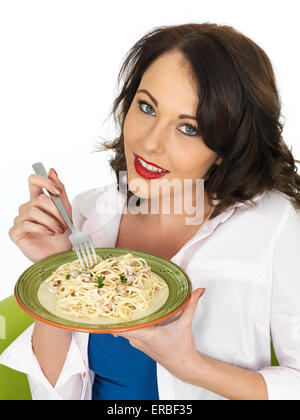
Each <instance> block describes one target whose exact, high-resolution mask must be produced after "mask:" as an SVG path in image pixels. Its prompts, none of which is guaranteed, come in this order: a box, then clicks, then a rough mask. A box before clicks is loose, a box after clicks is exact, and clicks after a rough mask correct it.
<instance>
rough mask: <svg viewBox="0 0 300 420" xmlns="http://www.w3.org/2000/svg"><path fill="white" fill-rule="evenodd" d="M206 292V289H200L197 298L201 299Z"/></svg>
mask: <svg viewBox="0 0 300 420" xmlns="http://www.w3.org/2000/svg"><path fill="white" fill-rule="evenodd" d="M205 290H206V289H200V290H199V291H198V293H197V297H198V298H199V297H201V296H202V295H203V294H204V293H205Z"/></svg>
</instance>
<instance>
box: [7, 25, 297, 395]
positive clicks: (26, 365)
mask: <svg viewBox="0 0 300 420" xmlns="http://www.w3.org/2000/svg"><path fill="white" fill-rule="evenodd" d="M121 76H124V77H125V80H124V84H123V88H122V90H121V93H120V94H119V96H118V97H117V98H116V100H115V102H114V107H113V114H114V116H115V117H116V120H117V121H118V123H119V126H120V135H119V137H118V138H117V139H116V140H115V141H114V142H113V143H112V144H109V143H104V144H103V147H101V148H100V150H103V149H104V150H106V149H112V150H114V152H115V155H114V157H113V158H112V159H111V160H110V164H111V167H112V168H113V169H114V171H115V173H116V175H117V186H118V188H117V187H116V185H113V186H111V187H110V188H100V189H95V190H90V191H87V192H84V193H82V194H79V195H78V196H77V197H76V198H75V200H74V201H73V205H72V207H71V205H70V203H69V200H68V197H67V194H66V191H65V188H64V185H63V184H62V182H61V181H60V179H59V178H58V176H57V174H56V172H55V171H54V170H53V169H52V170H51V171H50V173H49V179H48V180H45V179H44V178H41V177H39V176H37V175H31V176H30V178H29V189H30V201H29V202H28V203H25V204H23V205H22V206H21V207H20V208H19V215H18V216H17V217H16V218H15V220H14V225H13V227H12V228H11V229H10V232H9V233H10V237H11V239H12V240H13V241H14V242H15V243H16V244H17V245H18V247H19V248H20V249H21V250H22V252H23V253H24V254H25V255H26V256H27V257H28V258H29V259H30V260H31V261H33V262H36V261H39V260H40V259H41V258H44V257H46V256H48V255H52V254H54V253H58V252H61V251H65V250H69V249H71V246H70V244H69V241H68V234H69V232H68V231H67V229H66V227H65V226H64V222H63V220H62V219H61V217H60V215H59V214H58V212H57V210H56V208H55V207H54V206H53V204H52V202H51V200H50V199H49V198H47V196H46V195H45V194H43V192H42V187H45V188H47V189H48V190H49V191H51V192H53V193H55V194H57V195H59V196H60V197H61V199H62V200H63V202H64V204H65V206H66V207H67V209H68V212H69V214H70V215H71V214H72V216H73V221H74V224H75V226H76V227H77V228H78V229H82V230H84V231H87V232H88V233H90V235H91V236H92V238H93V240H94V243H95V246H98V247H101V246H115V247H124V248H132V249H140V250H144V251H150V252H153V253H156V254H158V255H161V256H163V257H165V258H169V259H171V260H172V261H174V262H176V263H177V264H179V265H181V266H182V267H183V268H184V269H185V270H186V271H187V273H188V274H189V276H190V278H191V280H192V283H193V288H194V291H193V293H192V297H191V300H190V302H189V303H188V305H187V306H186V307H185V309H184V310H183V311H182V313H181V314H180V316H179V317H177V318H176V319H173V320H171V322H169V323H165V324H161V325H158V326H155V327H148V328H145V329H141V330H136V331H130V332H125V333H122V334H118V336H116V337H114V336H112V335H111V334H99V335H93V334H91V335H90V336H88V335H87V334H83V333H73V334H72V333H70V332H69V331H65V330H62V329H56V328H54V327H50V326H48V325H45V324H42V323H40V322H36V323H35V324H34V325H33V326H32V327H30V328H29V329H28V330H26V331H25V332H24V333H23V334H22V335H21V336H20V337H19V338H18V339H17V340H16V341H15V342H14V343H13V344H12V345H11V346H10V347H9V348H8V349H7V350H6V352H5V353H4V354H3V355H2V356H1V359H0V362H1V363H3V364H7V365H8V366H11V367H13V368H14V369H16V370H21V371H23V372H26V373H27V374H28V378H29V382H30V385H31V390H32V394H33V396H34V398H36V399H42V398H44V399H91V398H93V399H158V398H159V399H200V400H210V399H233V400H238V399H242V400H251V399H262V400H266V399H300V334H299V322H300V319H299V317H300V309H299V298H300V282H299V278H298V277H299V275H298V262H297V261H298V255H299V251H300V218H299V213H298V209H299V208H300V195H299V189H300V177H299V175H298V174H297V168H296V165H295V160H294V158H293V156H292V154H291V152H290V151H289V149H288V147H287V146H286V144H285V143H284V141H283V139H282V137H281V132H282V125H281V123H280V122H279V118H280V102H279V97H278V92H277V88H276V83H275V78H274V73H273V70H272V66H271V64H270V61H269V59H268V57H267V56H266V54H265V53H264V51H263V50H262V49H261V48H260V47H259V46H257V45H256V44H255V43H254V42H253V41H251V40H250V39H249V38H247V37H245V36H244V35H242V34H241V33H239V32H237V31H236V30H234V29H233V28H231V27H228V26H219V25H215V24H186V25H175V26H166V27H161V28H156V29H154V30H153V31H151V32H150V33H148V34H146V35H145V36H144V37H143V38H142V39H141V40H139V41H138V42H137V43H136V44H135V45H134V46H133V47H132V49H131V50H130V51H129V54H128V56H127V57H126V59H125V61H124V64H123V66H122V68H121V72H120V75H119V81H120V78H121ZM119 108H120V109H119ZM147 164H150V165H152V166H150V167H149V166H147ZM141 166H143V167H146V168H148V170H146V171H145V169H142V168H141ZM153 166H154V168H153ZM155 168H161V169H162V170H164V171H165V172H163V174H161V178H155V175H157V173H156V172H154V171H156V169H155ZM121 171H127V174H128V185H129V187H130V186H131V188H129V191H128V193H127V192H126V194H124V192H121V191H120V188H119V187H120V181H119V178H118V175H119V174H120V173H121ZM150 174H151V175H150ZM153 174H154V175H153ZM151 178H155V179H151ZM167 179H168V180H169V181H170V182H171V181H172V180H177V181H179V183H180V184H179V185H183V184H184V181H185V180H187V179H189V180H191V181H192V189H191V191H192V200H193V203H195V200H196V198H195V197H196V181H197V180H199V179H203V180H205V181H204V194H203V197H202V201H201V203H199V202H197V200H196V204H197V205H198V206H199V205H201V206H202V207H203V216H204V217H203V218H202V220H201V221H200V222H199V221H198V223H196V224H187V223H186V218H187V212H186V211H185V209H184V210H183V211H182V212H181V213H179V214H178V213H176V212H175V211H174V210H173V211H170V212H169V214H165V213H164V212H163V211H162V210H163V209H162V205H161V204H162V201H163V198H165V196H164V194H163V192H161V191H160V190H159V189H158V190H154V189H153V190H152V189H151V188H150V186H151V185H153V184H154V185H155V186H156V187H157V186H160V183H163V180H167ZM136 181H142V182H136ZM179 189H180V188H179ZM175 190H176V189H175ZM175 190H173V191H172V192H170V194H169V197H170V198H171V202H172V204H174V202H175V198H176V197H175V196H176V194H175ZM155 191H156V192H155ZM157 191H158V192H157ZM176 191H177V192H178V189H177V190H176ZM108 195H109V197H110V198H112V197H117V199H120V200H121V205H122V206H121V208H123V205H124V208H125V209H127V210H129V209H130V205H129V203H130V199H132V197H136V198H137V197H139V198H140V206H141V209H142V210H146V211H141V212H140V213H138V214H133V213H131V212H130V211H127V212H123V213H122V215H120V214H118V213H117V214H116V215H114V216H111V215H110V216H107V215H106V216H105V215H101V216H100V215H99V203H101V202H103V201H105V197H106V198H107V196H108ZM150 201H151V204H152V202H155V203H156V204H158V212H157V214H153V213H151V212H149V206H148V204H149V203H150ZM198 201H199V200H198ZM171 208H172V207H171ZM147 210H148V211H147ZM204 292H205V294H204ZM203 294H204V296H203V297H202V299H201V300H200V301H199V298H200V297H201V296H202V295H203ZM198 302H199V304H198ZM271 338H272V341H273V344H274V348H275V351H276V355H277V358H278V360H279V362H280V367H270V341H271ZM31 340H32V346H31ZM20 352H22V358H21V357H20ZM156 375H157V376H156Z"/></svg>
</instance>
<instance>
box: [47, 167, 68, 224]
mask: <svg viewBox="0 0 300 420" xmlns="http://www.w3.org/2000/svg"><path fill="white" fill-rule="evenodd" d="M49 179H50V180H51V181H53V182H54V183H55V185H57V186H58V188H59V189H60V190H61V194H60V196H59V197H60V199H61V201H62V202H63V205H64V206H65V209H66V210H67V212H68V214H69V217H70V218H71V219H72V217H71V216H72V207H71V203H70V201H69V198H68V195H67V192H66V189H65V186H64V184H63V183H62V182H61V180H60V179H59V177H58V175H57V172H56V171H55V169H54V168H51V169H50V171H49Z"/></svg>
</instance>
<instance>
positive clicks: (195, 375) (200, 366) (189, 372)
mask: <svg viewBox="0 0 300 420" xmlns="http://www.w3.org/2000/svg"><path fill="white" fill-rule="evenodd" d="M204 367H205V358H204V357H203V355H202V354H201V353H200V352H198V351H197V350H194V351H193V353H192V354H191V355H190V356H189V359H188V366H187V369H186V375H185V378H184V379H182V380H183V381H184V382H186V383H188V384H191V385H197V386H199V381H201V376H202V375H201V374H202V373H203V371H204Z"/></svg>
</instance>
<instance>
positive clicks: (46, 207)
mask: <svg viewBox="0 0 300 420" xmlns="http://www.w3.org/2000/svg"><path fill="white" fill-rule="evenodd" d="M32 205H33V206H35V207H38V208H39V209H41V210H42V211H44V212H45V213H46V214H48V215H49V216H50V217H54V218H55V219H56V220H58V221H59V222H60V223H61V225H63V226H64V227H65V228H68V226H67V224H66V222H65V221H64V219H63V217H62V215H61V214H60V212H59V211H58V209H57V207H56V205H55V204H54V203H53V201H52V200H51V198H50V197H48V195H46V194H40V195H39V196H38V198H37V199H36V200H34V201H33V202H31V206H32ZM66 210H67V209H66Z"/></svg>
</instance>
